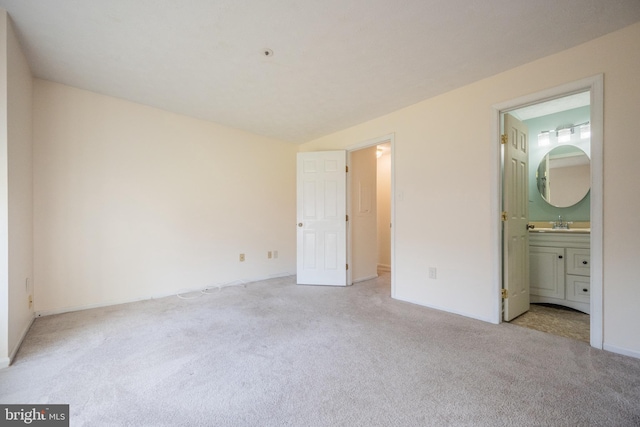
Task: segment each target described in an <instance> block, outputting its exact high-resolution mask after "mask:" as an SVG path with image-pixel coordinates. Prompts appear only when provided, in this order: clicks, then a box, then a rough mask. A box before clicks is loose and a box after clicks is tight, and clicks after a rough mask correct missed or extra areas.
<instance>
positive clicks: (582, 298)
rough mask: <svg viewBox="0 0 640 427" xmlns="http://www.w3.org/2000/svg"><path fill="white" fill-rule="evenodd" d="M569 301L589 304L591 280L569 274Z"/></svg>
mask: <svg viewBox="0 0 640 427" xmlns="http://www.w3.org/2000/svg"><path fill="white" fill-rule="evenodd" d="M566 286H567V299H568V300H570V301H576V302H586V303H588V302H589V296H590V292H591V280H590V279H589V278H588V277H585V276H574V275H570V274H567V281H566Z"/></svg>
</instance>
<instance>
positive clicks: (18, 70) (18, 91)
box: [7, 19, 33, 358]
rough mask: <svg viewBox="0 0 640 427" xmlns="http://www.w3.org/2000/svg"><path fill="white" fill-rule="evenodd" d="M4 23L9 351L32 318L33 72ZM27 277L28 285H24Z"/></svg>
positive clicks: (19, 339) (15, 348) (18, 342)
mask: <svg viewBox="0 0 640 427" xmlns="http://www.w3.org/2000/svg"><path fill="white" fill-rule="evenodd" d="M8 24H9V25H8V26H7V30H8V31H7V65H8V67H7V70H8V73H7V88H8V90H7V114H8V115H7V122H8V146H7V151H8V159H9V163H8V177H9V193H8V195H9V197H8V200H9V356H10V357H11V358H12V357H13V356H14V355H15V353H16V352H17V351H18V347H19V346H20V343H21V342H22V339H23V338H24V336H25V335H26V333H27V331H28V329H29V327H30V326H31V322H32V320H33V307H32V306H31V307H30V305H29V295H31V294H32V292H33V287H32V282H31V280H32V278H33V160H32V159H33V155H32V98H33V78H32V77H31V70H30V69H29V64H28V63H27V59H26V57H25V56H24V54H23V53H22V50H21V48H20V45H19V43H18V39H17V38H16V35H15V32H14V29H13V25H12V23H11V20H10V19H9V20H8ZM27 281H28V285H27Z"/></svg>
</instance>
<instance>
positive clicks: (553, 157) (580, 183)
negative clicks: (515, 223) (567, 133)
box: [536, 145, 591, 208]
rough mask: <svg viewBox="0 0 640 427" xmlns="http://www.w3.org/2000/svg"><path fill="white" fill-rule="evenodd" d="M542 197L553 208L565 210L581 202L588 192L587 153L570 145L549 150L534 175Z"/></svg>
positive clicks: (588, 163)
mask: <svg viewBox="0 0 640 427" xmlns="http://www.w3.org/2000/svg"><path fill="white" fill-rule="evenodd" d="M536 180H537V185H538V191H539V192H540V195H541V196H542V198H543V199H544V200H545V201H546V202H547V203H549V204H550V205H552V206H555V207H557V208H567V207H569V206H573V205H575V204H576V203H578V202H579V201H580V200H582V199H584V197H585V196H586V195H587V193H588V192H589V189H590V182H591V164H590V161H589V157H588V156H587V154H586V153H585V152H584V151H582V150H581V149H580V148H578V147H576V146H574V145H562V146H560V147H556V148H554V149H553V150H551V151H549V152H548V153H547V154H546V155H545V156H544V157H543V158H542V160H541V161H540V165H539V166H538V170H537V172H536Z"/></svg>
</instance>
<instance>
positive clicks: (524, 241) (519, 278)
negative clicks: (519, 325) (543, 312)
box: [502, 114, 529, 321]
mask: <svg viewBox="0 0 640 427" xmlns="http://www.w3.org/2000/svg"><path fill="white" fill-rule="evenodd" d="M504 132H505V134H506V135H507V141H506V144H504V146H503V147H504V180H503V183H504V189H503V197H504V203H503V209H504V211H505V212H506V216H507V218H506V221H505V222H504V230H503V238H504V240H503V249H502V250H503V254H504V255H503V257H504V261H503V267H504V273H503V274H504V276H503V283H504V288H505V289H507V298H506V299H505V300H504V320H506V321H509V320H512V319H515V318H516V317H518V316H520V315H521V314H522V313H524V312H526V311H528V310H529V229H528V228H527V225H528V221H529V168H528V160H529V140H528V135H529V132H528V129H527V126H526V125H525V124H524V123H522V122H521V121H519V120H517V119H516V118H515V117H513V116H511V115H510V114H505V115H504Z"/></svg>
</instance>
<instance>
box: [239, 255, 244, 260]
mask: <svg viewBox="0 0 640 427" xmlns="http://www.w3.org/2000/svg"><path fill="white" fill-rule="evenodd" d="M240 262H244V254H240Z"/></svg>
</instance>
